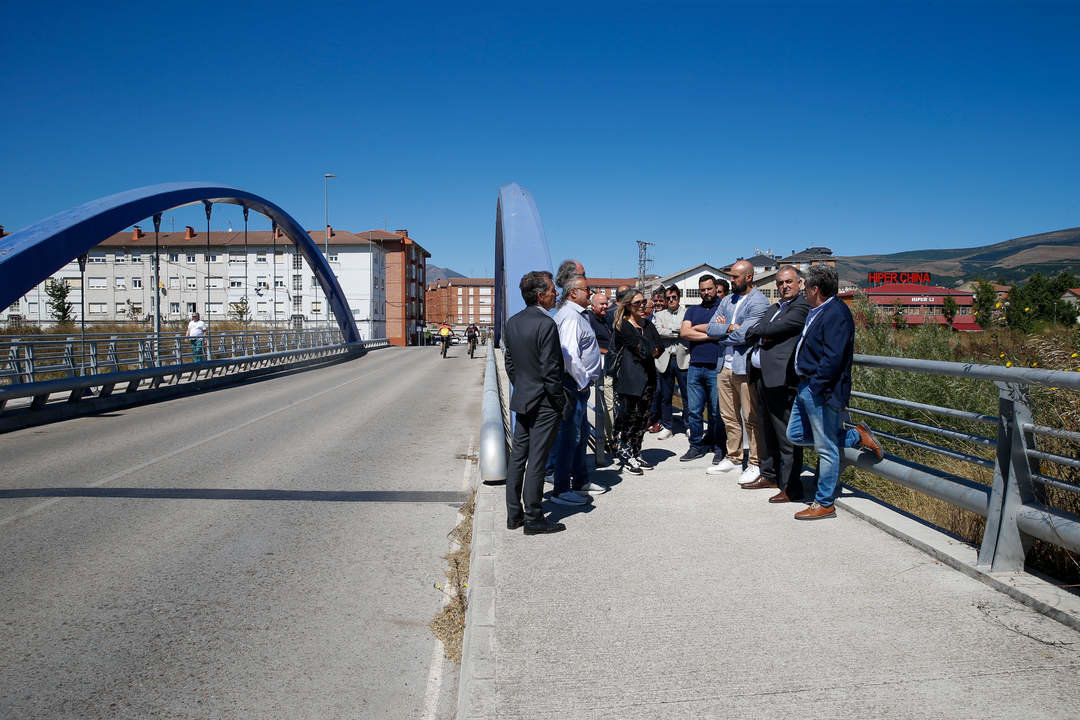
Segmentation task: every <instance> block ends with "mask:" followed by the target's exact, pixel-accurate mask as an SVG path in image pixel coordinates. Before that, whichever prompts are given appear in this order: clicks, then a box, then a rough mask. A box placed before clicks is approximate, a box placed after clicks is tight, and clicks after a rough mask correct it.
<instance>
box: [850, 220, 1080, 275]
mask: <svg viewBox="0 0 1080 720" xmlns="http://www.w3.org/2000/svg"><path fill="white" fill-rule="evenodd" d="M836 269H837V271H838V272H839V274H840V279H841V280H842V281H847V282H851V283H854V284H857V285H859V286H860V287H862V286H865V285H867V279H866V274H867V273H868V272H872V271H879V270H880V271H900V272H928V273H930V275H931V282H932V283H933V284H934V285H940V286H942V287H952V286H955V285H959V284H960V283H962V282H965V281H968V280H974V279H976V278H979V277H981V278H982V279H984V280H988V281H990V282H1001V283H1002V284H1005V285H1011V284H1014V283H1017V282H1023V281H1026V280H1027V279H1028V278H1029V277H1031V276H1032V275H1034V274H1035V273H1037V272H1039V273H1042V274H1043V275H1046V276H1049V277H1053V276H1055V275H1057V274H1058V273H1060V272H1062V271H1063V270H1064V271H1066V272H1071V273H1073V274H1074V275H1080V228H1070V229H1068V230H1056V231H1054V232H1048V233H1040V234H1038V235H1027V236H1025V237H1019V238H1013V239H1012V240H1005V241H1004V242H999V243H995V244H993V245H984V246H982V247H972V248H955V249H951V250H907V251H905V252H898V253H888V254H880V255H856V256H850V257H843V256H837V258H836Z"/></svg>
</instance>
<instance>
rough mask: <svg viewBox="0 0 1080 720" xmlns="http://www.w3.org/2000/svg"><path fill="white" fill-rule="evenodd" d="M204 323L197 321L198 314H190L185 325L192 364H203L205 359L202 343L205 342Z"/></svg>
mask: <svg viewBox="0 0 1080 720" xmlns="http://www.w3.org/2000/svg"><path fill="white" fill-rule="evenodd" d="M205 335H206V323H205V322H203V321H202V320H200V319H199V313H192V314H191V320H190V321H189V322H188V324H187V336H188V338H190V339H189V342H190V343H191V355H192V360H193V361H194V362H203V361H204V360H205V359H206V355H205V353H204V343H205V342H206V337H205Z"/></svg>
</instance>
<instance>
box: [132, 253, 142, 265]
mask: <svg viewBox="0 0 1080 720" xmlns="http://www.w3.org/2000/svg"><path fill="white" fill-rule="evenodd" d="M131 262H133V263H142V255H140V254H139V253H131Z"/></svg>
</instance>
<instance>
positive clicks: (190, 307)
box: [187, 303, 196, 315]
mask: <svg viewBox="0 0 1080 720" xmlns="http://www.w3.org/2000/svg"><path fill="white" fill-rule="evenodd" d="M194 312H196V310H195V303H188V304H187V313H188V315H191V314H192V313H194Z"/></svg>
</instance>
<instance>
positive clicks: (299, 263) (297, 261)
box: [292, 253, 304, 270]
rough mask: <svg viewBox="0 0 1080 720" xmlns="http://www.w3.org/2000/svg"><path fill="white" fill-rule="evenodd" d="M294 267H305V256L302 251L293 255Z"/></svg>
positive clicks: (297, 268)
mask: <svg viewBox="0 0 1080 720" xmlns="http://www.w3.org/2000/svg"><path fill="white" fill-rule="evenodd" d="M292 269H293V270H303V269H304V257H303V256H302V255H301V254H300V253H296V254H295V255H293V256H292Z"/></svg>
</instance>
